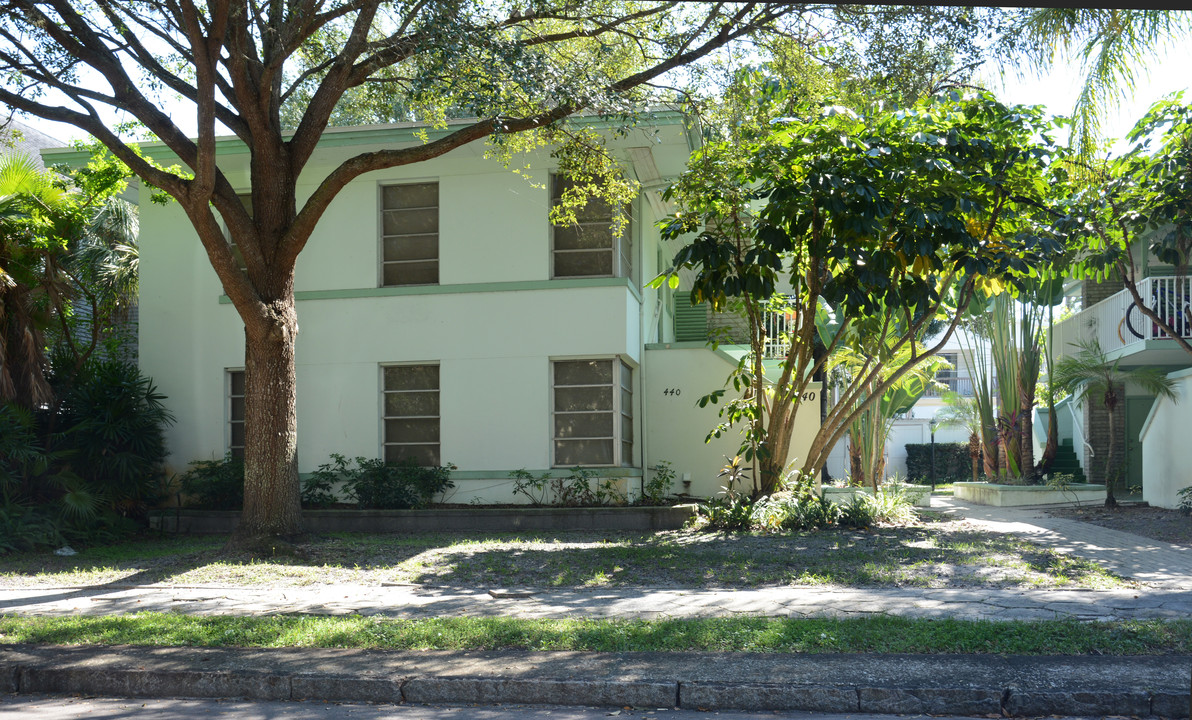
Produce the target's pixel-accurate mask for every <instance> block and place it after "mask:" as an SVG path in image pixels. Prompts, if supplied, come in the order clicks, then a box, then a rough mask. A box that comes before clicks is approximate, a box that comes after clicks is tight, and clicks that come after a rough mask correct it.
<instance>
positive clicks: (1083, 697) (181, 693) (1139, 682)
mask: <svg viewBox="0 0 1192 720" xmlns="http://www.w3.org/2000/svg"><path fill="white" fill-rule="evenodd" d="M1190 671H1192V656H1167V657H1004V656H990V655H934V656H916V655H792V654H743V653H577V652H464V653H457V652H436V651H427V652H392V651H367V650H320V649H261V650H257V649H252V650H250V649H233V648H155V647H136V648H128V647H45V646H17V645H7V646H5V645H0V691H2V692H19V693H82V694H94V695H107V696H140V697H219V698H250V699H259V700H298V699H312V700H327V701H335V700H354V701H364V702H382V703H397V702H410V703H450V704H464V703H486V704H488V703H518V704H551V705H603V706H615V707H623V706H627V705H628V706H634V707H650V708H669V707H680V708H692V709H706V710H716V709H738V710H779V711H795V710H808V711H819V712H833V713H856V712H868V713H925V714H950V715H983V716H1005V715H1009V716H1041V715H1053V714H1054V715H1066V716H1073V715H1125V716H1135V717H1143V716H1151V715H1159V716H1162V717H1188V710H1189V697H1190V696H1189V673H1190Z"/></svg>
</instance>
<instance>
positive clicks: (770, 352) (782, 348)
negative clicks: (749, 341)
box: [762, 312, 795, 358]
mask: <svg viewBox="0 0 1192 720" xmlns="http://www.w3.org/2000/svg"><path fill="white" fill-rule="evenodd" d="M762 326H763V327H764V328H765V329H766V339H765V342H764V343H763V344H762V357H765V358H781V357H786V352H787V350H789V349H790V346H791V343H790V333H791V332H793V331H794V329H795V315H794V313H793V312H768V313H766V314H765V315H764V316H763V318H762Z"/></svg>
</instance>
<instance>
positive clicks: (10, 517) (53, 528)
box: [0, 502, 66, 555]
mask: <svg viewBox="0 0 1192 720" xmlns="http://www.w3.org/2000/svg"><path fill="white" fill-rule="evenodd" d="M64 544H66V539H65V538H63V537H62V533H61V532H60V531H59V530H58V524H57V523H55V522H54V519H53V518H51V517H50V516H49V515H48V514H47V513H46V511H45V509H44V508H36V507H33V506H30V505H26V504H23V503H17V502H4V503H3V504H0V555H3V554H5V553H10V552H14V551H17V550H29V549H32V548H36V547H45V546H61V545H64Z"/></svg>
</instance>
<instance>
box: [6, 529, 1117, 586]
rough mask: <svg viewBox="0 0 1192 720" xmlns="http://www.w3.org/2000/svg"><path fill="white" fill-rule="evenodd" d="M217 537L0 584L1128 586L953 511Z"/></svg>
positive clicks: (39, 557) (120, 552) (117, 549)
mask: <svg viewBox="0 0 1192 720" xmlns="http://www.w3.org/2000/svg"><path fill="white" fill-rule="evenodd" d="M223 542H224V538H222V537H187V536H182V537H164V538H159V537H149V538H145V539H141V540H139V541H136V542H129V543H125V544H122V545H115V546H109V547H97V548H89V549H85V550H83V551H82V552H80V553H79V554H78V555H75V556H73V557H57V556H55V555H53V554H51V553H49V552H41V553H36V554H31V553H26V554H17V555H9V556H7V557H0V587H29V586H49V585H71V586H77V585H95V584H103V583H116V582H119V583H130V584H145V583H162V584H177V585H184V584H185V585H194V584H218V585H267V586H275V587H287V586H298V585H319V584H334V583H357V584H365V585H368V584H380V583H382V582H402V583H414V584H427V585H440V586H477V585H479V586H482V587H484V586H494V585H496V586H511V585H517V586H530V587H554V588H584V587H690V588H732V587H740V588H749V587H766V586H783V585H838V586H853V587H892V586H913V587H936V588H947V587H1041V588H1049V587H1067V588H1071V587H1077V588H1112V587H1123V586H1126V585H1128V584H1129V583H1128V581H1124V580H1122V579H1120V578H1117V577H1115V576H1113V575H1111V574H1110V573H1108V572H1106V571H1105V570H1103V569H1102V568H1101V567H1100V566H1098V565H1096V564H1095V563H1092V562H1089V561H1086V560H1083V559H1080V558H1075V557H1071V556H1067V555H1062V554H1058V553H1055V552H1052V551H1050V550H1047V549H1044V548H1040V547H1038V546H1035V545H1032V544H1030V543H1027V542H1025V541H1022V540H1018V539H1016V538H1014V537H1011V536H1007V535H998V534H992V533H985V532H980V531H978V530H976V529H974V527H973V526H971V525H969V524H967V523H965V522H963V521H951V520H940V519H931V518H930V517H928V519H926V520H924V521H921V522H918V523H916V524H914V525H912V526H907V527H883V528H875V529H873V530H868V531H857V530H833V531H820V532H805V533H791V534H781V535H731V534H702V533H695V532H691V531H665V532H655V533H640V532H638V533H632V532H555V533H543V534H522V535H516V536H515V535H500V534H479V533H475V534H469V533H452V534H437V535H436V534H423V535H374V534H351V535H349V534H342V535H325V536H317V537H312V538H311V539H310V542H308V543H307V544H305V545H303V550H304V552H305V557H303V558H302V559H295V558H277V559H270V560H266V561H261V560H252V559H249V558H246V557H240V556H235V555H230V554H227V553H225V552H224V551H223V550H222V549H221V546H222V544H223Z"/></svg>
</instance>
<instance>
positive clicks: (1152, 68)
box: [987, 39, 1192, 154]
mask: <svg viewBox="0 0 1192 720" xmlns="http://www.w3.org/2000/svg"><path fill="white" fill-rule="evenodd" d="M1190 60H1192V39H1188V40H1185V41H1184V42H1182V43H1179V44H1175V45H1172V46H1171V47H1169V48H1167V49H1165V50H1163V51H1160V52H1159V53H1158V54H1157V56H1156V57H1154V58H1152V59H1150V60H1148V61H1147V62H1146V65H1145V67H1141V68H1139V69H1137V70H1136V71H1135V77H1134V80H1135V87H1134V89H1133V91H1132V92H1130V93H1128V94H1127V96H1126V97H1125V98H1124V99H1122V100H1120V101H1119V103H1118V104H1117V108H1116V110H1114V111H1112V112H1111V113H1109V114H1108V115H1106V116H1105V117H1104V118H1103V119H1102V121H1101V123H1102V124H1101V129H1102V131H1103V133H1104V136H1105V137H1106V138H1114V139H1117V138H1124V137H1125V135H1126V133H1127V132H1129V131H1130V129H1131V128H1132V127H1134V124H1135V123H1136V122H1138V120H1139V118H1141V117H1142V116H1143V115H1144V114H1145V113H1146V111H1147V109H1148V108H1149V107H1150V106H1151V105H1152V104H1153V103H1154V102H1155V101H1157V100H1160V99H1162V98H1163V97H1164V96H1166V95H1168V94H1170V93H1172V92H1175V91H1177V90H1184V91H1186V92H1185V97H1184V101H1185V102H1192V92H1190V91H1189V88H1190V87H1192V75H1190V70H1192V64H1190V62H1189V61H1190ZM987 74H989V75H994V74H995V73H994V72H990V73H987ZM1083 78H1084V73H1083V72H1082V66H1081V62H1080V60H1079V58H1076V59H1069V60H1068V61H1067V62H1064V63H1063V64H1057V65H1056V67H1055V68H1054V69H1053V70H1052V71H1051V72H1049V73H1047V74H1046V75H1043V76H1039V75H1038V74H1036V73H1034V72H1032V71H1027V73H1026V76H1025V77H1022V78H1019V77H1018V73H1017V72H1016V71H1015V70H1014V69H1011V70H1010V71H1009V72H1007V73H1006V77H1005V84H1004V87H1002V86H999V84H998V83H997V82H996V81H994V82H992V83H991V85H990V87H991V89H994V90H995V91H997V92H998V94H999V96H1000V97H1002V98H1003V99H1004V100H1007V101H1010V102H1014V103H1018V104H1022V105H1045V106H1047V109H1048V110H1050V111H1051V112H1053V113H1055V114H1057V115H1071V114H1072V108H1073V107H1074V106H1075V105H1076V98H1077V96H1078V95H1079V93H1080V87H1081V85H1082V83H1083ZM1127 149H1128V147H1127V144H1126V143H1125V142H1124V141H1122V142H1119V143H1118V144H1116V145H1115V146H1114V148H1113V150H1112V152H1113V153H1114V154H1117V153H1120V152H1123V151H1125V150H1127Z"/></svg>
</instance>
